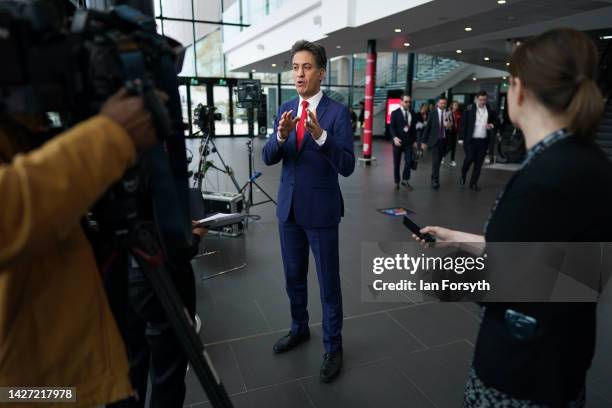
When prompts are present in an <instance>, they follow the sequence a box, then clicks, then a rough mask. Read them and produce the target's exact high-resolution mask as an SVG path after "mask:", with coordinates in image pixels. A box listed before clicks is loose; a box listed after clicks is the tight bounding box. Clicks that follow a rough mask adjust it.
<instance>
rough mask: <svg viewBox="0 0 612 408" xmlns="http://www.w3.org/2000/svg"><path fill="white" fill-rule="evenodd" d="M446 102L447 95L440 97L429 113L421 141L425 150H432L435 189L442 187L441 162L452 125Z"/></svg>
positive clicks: (432, 177) (433, 186)
mask: <svg viewBox="0 0 612 408" xmlns="http://www.w3.org/2000/svg"><path fill="white" fill-rule="evenodd" d="M446 103H447V99H446V98H445V97H440V98H439V99H438V103H437V105H436V108H435V109H433V110H432V111H431V112H430V113H429V118H427V126H425V130H424V131H423V136H422V140H421V141H420V143H421V148H422V149H423V151H425V150H427V149H430V150H431V187H432V188H433V189H434V190H437V189H439V188H440V164H441V163H442V159H443V158H444V156H445V155H446V149H447V139H448V135H447V131H449V130H450V127H451V122H450V118H449V112H446Z"/></svg>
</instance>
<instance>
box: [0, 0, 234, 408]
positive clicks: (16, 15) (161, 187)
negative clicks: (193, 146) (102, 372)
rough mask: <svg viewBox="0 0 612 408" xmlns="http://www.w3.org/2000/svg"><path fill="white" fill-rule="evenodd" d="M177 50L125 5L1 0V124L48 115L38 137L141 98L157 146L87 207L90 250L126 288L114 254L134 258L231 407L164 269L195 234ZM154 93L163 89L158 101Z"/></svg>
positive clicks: (221, 401) (203, 372)
mask: <svg viewBox="0 0 612 408" xmlns="http://www.w3.org/2000/svg"><path fill="white" fill-rule="evenodd" d="M183 50H184V49H183V47H182V46H181V45H180V44H179V43H177V42H176V41H174V40H172V39H169V38H167V37H163V36H161V35H158V34H157V33H156V31H155V20H154V18H152V17H147V16H145V15H143V14H142V13H140V12H139V11H137V10H135V9H133V8H130V7H127V6H119V7H115V8H114V9H112V10H111V11H110V12H101V11H93V10H80V9H79V10H75V9H74V8H73V7H72V6H71V5H70V3H69V2H67V1H63V0H31V1H27V2H26V1H16V0H6V1H0V56H1V58H2V64H0V115H1V116H0V120H7V121H11V120H13V118H14V117H16V116H18V115H19V116H21V115H24V114H25V115H36V116H40V115H44V114H47V115H48V116H49V115H50V116H52V117H53V118H55V122H56V123H55V125H59V129H56V130H55V132H51V133H49V134H47V135H41V136H46V137H53V135H54V134H55V133H58V131H61V130H63V129H66V128H69V127H71V126H73V125H75V124H76V123H78V122H81V121H83V120H84V119H86V118H88V117H90V116H93V115H95V114H96V113H97V112H98V111H99V110H100V108H101V106H102V104H103V103H104V101H105V100H106V99H107V98H108V97H109V96H111V95H112V94H113V93H115V92H116V91H117V90H118V89H119V88H121V87H122V86H125V87H127V88H128V90H129V91H131V92H132V93H134V94H137V95H140V96H142V98H143V100H144V102H145V106H146V108H147V109H148V110H149V111H150V113H151V116H152V117H153V120H154V124H155V127H156V134H157V135H158V137H159V139H160V142H162V143H160V144H158V145H157V146H156V147H154V148H153V149H151V150H149V151H148V152H147V153H146V154H144V155H142V156H141V157H140V160H139V162H138V164H137V165H136V166H135V167H133V168H131V169H129V170H128V171H127V172H126V174H125V175H124V177H123V179H122V180H121V181H119V182H118V183H116V184H115V185H114V186H113V187H112V188H111V189H110V190H109V191H108V192H107V193H106V194H105V195H104V196H103V197H102V198H101V199H100V201H99V202H98V203H97V204H96V205H95V206H94V208H93V209H92V214H91V218H90V222H89V225H90V226H96V230H95V231H93V233H92V234H91V237H90V238H91V240H92V246H93V247H94V251H95V252H96V256H97V258H98V262H99V264H100V265H105V267H106V268H107V271H108V270H110V271H112V272H113V275H119V276H123V280H122V281H121V283H125V285H127V269H126V268H127V263H123V262H122V261H121V260H122V259H125V258H124V256H127V254H129V255H131V256H132V257H133V259H134V260H135V261H136V262H137V263H138V264H139V266H140V267H141V268H142V270H143V271H144V273H145V275H146V276H147V278H148V279H149V281H150V283H151V286H152V287H153V290H154V292H155V294H156V296H157V297H158V299H159V301H160V303H161V304H162V306H163V308H164V310H165V312H166V314H167V316H168V319H169V320H170V323H171V325H172V327H173V329H174V331H175V332H176V334H177V337H178V339H179V341H180V343H181V346H182V348H183V349H184V351H185V353H186V355H187V356H188V358H189V360H190V362H191V367H192V368H193V370H194V372H195V373H196V375H197V376H198V378H199V380H200V382H201V383H202V385H203V387H204V389H205V391H206V393H207V394H208V396H209V398H210V400H211V402H212V403H213V406H215V407H231V402H230V400H229V397H228V396H227V393H226V392H225V389H224V388H223V385H222V384H221V382H220V380H219V378H218V376H216V374H215V372H214V368H213V367H212V365H211V364H210V361H209V359H207V358H205V351H204V347H203V345H202V343H201V340H200V339H199V337H198V335H197V334H196V332H195V330H194V326H193V322H192V321H190V320H189V318H188V317H187V316H188V313H186V311H185V307H184V305H183V304H182V302H181V300H180V297H179V296H178V294H177V291H176V288H175V287H174V285H173V283H172V280H171V279H170V277H169V275H168V274H167V272H166V270H165V267H166V266H170V265H176V264H180V263H181V262H183V261H184V259H182V258H183V257H184V256H185V255H184V251H183V250H184V249H186V248H188V247H189V246H190V244H191V239H192V233H191V217H190V211H189V193H188V179H187V166H186V153H185V151H186V150H185V140H184V134H183V120H182V114H181V106H180V98H179V93H178V83H177V72H179V71H180V68H181V66H182V60H183ZM156 89H159V90H161V91H163V92H164V93H166V94H167V95H168V100H167V102H166V103H165V104H164V103H162V101H161V99H160V98H159V97H158V94H157V93H156V92H155V90H156ZM34 147H35V146H31V148H34ZM116 272H118V273H116ZM119 286H121V285H119ZM109 299H111V296H110V295H109ZM111 307H112V301H111ZM115 317H116V318H121V316H117V314H116V316H115Z"/></svg>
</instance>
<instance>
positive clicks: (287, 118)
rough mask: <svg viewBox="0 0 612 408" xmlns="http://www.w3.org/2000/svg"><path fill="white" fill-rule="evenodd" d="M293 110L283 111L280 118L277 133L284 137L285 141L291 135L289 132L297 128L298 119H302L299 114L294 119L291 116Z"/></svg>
mask: <svg viewBox="0 0 612 408" xmlns="http://www.w3.org/2000/svg"><path fill="white" fill-rule="evenodd" d="M292 112H293V109H292V110H290V111H287V112H283V114H282V115H281V118H280V120H279V121H278V130H277V134H278V137H279V138H280V139H282V140H283V141H284V140H286V139H287V138H288V137H289V133H291V131H292V130H293V129H295V125H297V123H298V121H299V120H300V118H299V117H297V116H296V117H295V118H293V119H292V118H291V113H292Z"/></svg>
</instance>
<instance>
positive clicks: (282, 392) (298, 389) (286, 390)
mask: <svg viewBox="0 0 612 408" xmlns="http://www.w3.org/2000/svg"><path fill="white" fill-rule="evenodd" d="M232 401H233V403H234V407H235V408H272V407H274V408H313V406H312V405H311V403H310V401H309V400H308V396H307V395H306V392H305V391H304V389H303V388H302V385H301V384H300V383H299V382H298V381H293V382H290V383H284V384H279V385H274V386H272V387H267V388H263V389H258V390H254V391H249V392H247V393H244V394H238V395H234V396H232Z"/></svg>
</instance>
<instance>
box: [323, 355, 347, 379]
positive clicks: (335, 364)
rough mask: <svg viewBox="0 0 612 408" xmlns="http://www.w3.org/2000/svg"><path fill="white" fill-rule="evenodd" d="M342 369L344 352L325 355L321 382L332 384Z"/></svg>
mask: <svg viewBox="0 0 612 408" xmlns="http://www.w3.org/2000/svg"><path fill="white" fill-rule="evenodd" d="M341 369H342V352H341V351H338V352H336V353H325V354H324V355H323V364H322V365H321V375H320V378H321V381H322V382H324V383H328V382H331V381H332V380H333V379H334V378H335V377H336V376H337V375H338V374H339V373H340V370H341Z"/></svg>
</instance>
